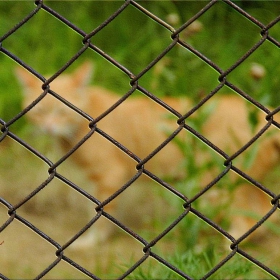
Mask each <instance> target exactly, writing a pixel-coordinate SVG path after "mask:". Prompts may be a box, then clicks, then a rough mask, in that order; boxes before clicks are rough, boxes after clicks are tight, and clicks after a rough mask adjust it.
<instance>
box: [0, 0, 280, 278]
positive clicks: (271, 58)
mask: <svg viewBox="0 0 280 280" xmlns="http://www.w3.org/2000/svg"><path fill="white" fill-rule="evenodd" d="M138 2H139V4H140V5H142V6H143V7H144V8H146V9H147V10H148V11H150V12H151V13H153V14H154V15H156V16H157V17H158V18H160V19H161V20H163V21H164V22H166V23H168V24H169V25H170V26H172V27H173V28H174V29H177V28H179V27H180V26H182V25H183V24H184V23H185V22H186V21H188V20H189V19H190V18H192V17H193V16H194V15H195V14H197V13H198V12H199V11H200V10H201V9H202V8H204V7H205V5H206V4H207V2H206V1H175V0H174V1H171V0H170V1H169V0H166V1H138ZM233 2H235V3H236V4H237V5H238V6H239V7H241V8H242V9H243V10H244V11H246V12H247V13H249V14H250V15H251V16H253V17H254V18H256V19H257V20H258V21H260V22H261V23H263V24H264V25H266V24H268V23H270V22H271V21H272V20H274V19H275V18H276V17H278V16H279V12H280V5H279V2H277V1H233ZM44 4H45V5H47V6H48V7H49V8H50V9H53V10H54V11H56V12H57V13H58V14H60V15H61V16H63V17H64V18H66V19H67V20H68V21H70V22H71V23H73V24H74V25H75V26H76V27H78V28H79V29H81V30H83V31H84V32H85V33H90V32H91V31H93V30H94V29H95V28H97V27H98V26H99V25H100V24H101V23H103V22H104V21H105V20H106V19H107V18H108V17H109V16H111V15H112V14H113V13H114V12H115V11H116V10H117V9H118V8H120V7H121V5H123V2H122V1H44ZM35 8H36V6H35V5H34V1H1V2H0V37H1V38H2V36H4V34H6V33H7V32H9V30H11V29H12V28H13V27H14V26H15V25H16V24H18V23H19V22H20V21H22V20H23V19H24V18H25V17H26V16H27V15H28V14H29V13H31V11H32V10H34V9H35ZM269 34H270V36H272V37H273V38H275V40H278V41H279V40H280V35H279V34H280V24H279V23H278V24H275V25H274V26H273V27H272V28H271V29H270V30H269ZM180 39H181V40H182V41H184V42H186V43H187V44H189V45H191V46H192V47H193V48H195V49H196V50H197V51H199V52H200V53H202V54H203V55H204V56H206V57H207V58H208V59H210V60H211V61H212V62H213V63H215V64H216V65H218V66H219V67H220V68H221V69H222V70H224V71H225V70H226V69H228V68H229V67H231V66H232V65H233V64H234V63H235V62H236V61H237V60H238V59H240V58H241V57H242V56H243V55H244V54H245V53H246V52H247V51H248V50H249V49H251V48H252V47H253V46H254V45H255V44H256V43H257V42H258V41H259V40H260V39H261V36H260V28H259V27H258V26H257V25H255V24H253V23H252V22H250V21H249V20H248V19H246V18H245V17H244V16H242V15H241V14H240V13H238V12H237V11H236V10H234V9H233V8H232V7H230V6H229V5H227V4H226V3H224V2H218V3H216V4H215V5H213V6H212V7H211V8H210V9H209V10H208V11H207V12H206V13H204V14H203V15H202V16H200V17H199V18H198V19H197V20H196V21H194V22H193V24H192V25H190V26H189V27H188V28H186V29H184V30H183V31H182V32H181V33H180ZM82 40H83V38H82V36H81V35H79V34H78V33H77V32H75V31H73V30H72V29H70V28H69V27H68V26H67V25H65V24H64V23H62V22H61V21H59V20H58V19H57V18H55V17H54V16H52V15H51V14H49V13H48V12H46V11H44V10H43V9H41V10H39V11H38V13H37V14H36V15H34V16H33V17H32V18H31V19H30V20H29V21H28V22H26V23H25V24H24V25H23V26H22V27H20V28H19V29H18V30H16V31H15V32H14V33H13V34H11V35H10V36H8V37H7V38H6V39H5V40H3V42H2V47H3V48H5V49H6V50H8V51H9V52H10V53H12V54H13V55H15V56H17V57H18V58H20V59H21V60H22V61H23V62H24V63H26V64H27V65H29V66H30V67H32V68H33V69H35V70H36V71H37V72H39V73H41V74H43V75H47V76H50V75H53V74H54V73H55V72H57V71H58V70H59V69H60V68H61V67H62V66H63V65H65V64H66V62H67V61H69V59H70V58H71V57H73V56H74V55H75V54H76V53H77V52H78V51H79V50H80V49H81V48H82V46H83V44H82ZM91 42H92V43H93V44H94V45H95V46H97V47H98V48H99V49H101V50H102V51H104V52H105V53H106V54H108V55H109V56H110V57H112V58H113V59H114V60H115V61H117V62H118V63H120V64H121V65H123V66H124V67H125V68H127V69H128V70H129V71H130V72H131V73H133V74H134V75H137V74H139V73H140V72H141V71H142V70H143V69H144V68H145V67H146V66H147V65H148V64H149V63H150V62H151V61H152V60H153V59H155V57H156V56H158V55H159V54H160V53H161V52H162V51H163V50H164V49H165V48H166V47H167V46H168V45H169V44H170V43H171V42H172V40H171V32H170V31H169V30H167V29H166V28H164V27H163V26H162V25H160V24H158V23H157V22H156V21H154V20H152V19H151V18H149V17H148V16H147V15H145V14H144V13H142V12H140V11H139V10H138V9H136V8H135V7H133V5H129V6H128V7H127V8H126V9H125V10H124V11H123V12H122V13H121V14H119V15H118V16H117V17H116V18H115V19H114V20H113V21H112V22H111V23H109V24H108V25H107V26H105V27H104V28H103V29H102V30H101V31H100V32H98V33H97V34H96V35H95V36H94V37H92V38H91ZM87 60H90V61H92V62H93V63H94V67H95V71H94V78H93V79H92V81H91V83H92V84H94V85H99V86H102V87H104V88H108V89H110V90H112V91H114V92H116V94H119V95H122V94H124V93H126V92H127V91H128V90H129V89H130V85H129V82H130V79H129V77H128V76H127V75H126V74H125V73H124V72H122V71H121V70H120V69H118V68H117V67H115V66H114V65H113V64H111V63H110V62H108V61H107V60H106V59H105V58H104V57H102V56H100V55H99V54H97V53H96V52H94V51H93V50H90V49H88V50H86V51H85V53H83V55H82V56H81V57H80V58H79V59H78V60H77V61H75V62H74V63H73V65H72V66H71V67H70V69H69V72H71V71H73V70H74V69H75V68H77V67H78V66H79V65H80V64H81V63H82V62H83V61H87ZM279 61H280V52H279V48H277V46H276V45H275V44H272V43H271V42H269V41H265V42H264V43H263V45H262V46H261V47H260V48H258V49H257V51H255V52H254V53H253V54H252V55H251V56H250V57H248V58H247V59H246V60H245V61H244V62H243V63H241V65H239V66H238V67H237V68H236V69H235V70H234V71H232V72H231V73H230V74H229V75H228V76H227V80H228V81H229V82H230V83H232V84H234V85H235V86H237V87H238V88H240V89H241V90H243V91H244V92H246V93H247V94H249V95H250V96H251V97H253V98H254V99H255V100H257V101H258V102H260V103H262V104H264V105H265V106H266V105H267V106H276V105H279V104H280V95H279V94H278V91H279V88H280V79H279V72H280V63H279ZM16 66H17V63H16V62H15V61H13V60H12V59H10V58H9V57H8V56H6V55H5V54H4V53H3V52H0V118H1V119H2V120H4V121H6V122H7V121H9V120H10V119H12V118H13V117H14V116H15V115H16V114H18V113H19V112H20V111H21V109H22V107H21V102H22V89H21V87H20V85H19V83H18V80H17V78H16V75H15V71H14V69H15V67H16ZM67 71H68V70H67ZM218 77H219V73H218V72H217V71H216V70H214V69H213V68H211V67H210V66H209V65H207V64H206V63H205V62H204V61H202V60H201V59H199V58H198V57H197V56H195V55H194V54H193V53H192V52H190V51H188V50H187V49H185V48H183V47H181V46H179V45H178V46H176V47H174V48H173V49H172V50H171V51H170V52H169V53H167V54H166V55H165V56H164V58H163V59H162V60H160V61H159V62H158V63H157V64H156V65H155V66H154V67H153V68H151V69H150V70H149V71H148V72H147V73H146V74H145V75H144V76H143V77H142V78H141V79H140V81H139V84H140V85H141V86H143V87H144V88H145V89H147V90H148V91H150V92H152V93H153V94H155V95H156V96H158V97H162V96H187V97H189V98H192V99H193V100H195V101H199V100H201V98H202V97H204V96H205V95H206V94H208V93H209V92H211V91H212V90H213V89H214V88H215V87H217V86H218V84H219V81H218ZM230 91H231V90H230V89H229V88H226V87H224V88H223V89H222V90H221V92H225V93H228V92H230ZM10 131H12V132H13V133H15V134H16V135H17V136H18V137H20V138H22V139H24V141H26V142H27V143H28V144H30V145H32V146H34V147H35V148H36V149H37V150H38V151H40V152H42V153H44V154H46V155H47V156H49V155H51V154H52V153H55V149H56V148H55V147H56V144H55V143H54V142H52V140H50V139H48V138H46V137H45V136H44V135H41V134H40V132H38V130H36V129H35V128H34V127H33V126H32V125H31V124H29V123H28V121H27V120H26V118H25V117H23V118H20V119H19V120H18V121H16V122H15V123H14V124H13V125H12V126H11V127H10ZM0 136H1V135H0ZM63 168H64V169H62V172H65V174H67V176H69V177H67V178H70V179H71V180H73V181H74V182H75V183H77V184H78V185H82V186H84V185H86V187H87V188H88V189H90V188H91V184H90V183H89V182H87V181H86V179H85V175H84V174H83V171H82V170H79V171H77V167H76V166H74V165H72V164H71V163H67V165H65V166H64V167H63ZM73 171H75V172H73ZM77 172H79V173H78V174H79V176H77V175H73V174H77ZM71 174H72V175H71ZM47 175H48V174H47V172H46V164H45V163H44V162H42V161H41V160H40V159H38V158H36V157H35V156H34V155H31V154H30V153H29V152H28V151H27V150H26V149H24V148H23V147H22V146H20V145H18V143H16V142H15V141H12V140H11V139H8V140H7V139H5V141H3V142H2V143H1V144H0V197H3V198H4V199H6V200H8V201H10V202H11V203H15V204H16V203H18V202H19V201H21V200H22V199H23V198H24V197H25V196H26V195H27V194H28V193H30V191H32V190H33V189H35V188H36V187H37V186H39V185H40V184H41V183H42V180H45V179H46V178H47V177H48V176H47ZM276 180H277V174H276V175H272V176H271V177H270V178H269V184H271V185H273V184H276V183H275V181H276ZM55 181H58V180H55ZM85 182H86V183H85ZM53 184H54V186H53V187H52V188H47V189H46V190H43V191H42V194H41V193H40V195H37V196H35V197H34V198H32V199H31V200H30V201H29V202H28V203H27V204H25V205H24V206H23V207H21V208H20V209H19V210H18V213H19V214H20V215H22V216H23V217H25V218H26V219H28V220H29V221H31V222H32V223H34V224H35V225H36V226H37V227H38V228H40V229H41V230H42V231H44V232H49V233H50V235H51V236H52V238H54V239H55V240H57V241H58V242H61V243H63V242H66V241H67V240H68V239H69V238H70V237H72V236H73V234H74V233H75V232H76V231H77V228H80V227H82V225H84V223H85V222H86V221H87V219H86V217H83V215H80V214H81V213H83V211H86V210H85V209H86V208H87V207H89V206H87V204H89V202H88V201H87V200H86V199H85V198H83V197H81V196H80V195H77V194H76V193H74V194H73V191H69V188H68V187H67V186H65V185H64V184H62V183H61V182H54V183H53ZM61 196H63V197H64V199H63V200H61V199H59V197H61ZM73 205H75V209H73ZM58 211H59V212H61V211H64V212H65V213H64V216H63V215H57V212H58ZM69 213H71V215H73V217H76V221H77V227H73V224H72V223H71V222H69V220H68V215H69ZM216 214H217V213H216ZM75 215H76V216H75ZM213 215H215V213H214V214H213ZM42 218H43V219H42ZM6 219H7V215H6V208H5V207H4V206H3V205H1V204H0V225H2V223H3V222H4V221H6ZM158 223H159V222H158V221H153V226H154V227H157V226H158ZM167 224H168V223H167ZM65 225H66V227H65ZM160 227H162V225H160ZM50 228H52V230H50ZM54 228H55V229H56V230H53V229H54ZM163 228H164V227H163ZM65 229H67V230H65ZM186 229H188V231H191V234H190V235H189V237H188V238H186V237H185V230H186ZM207 230H208V231H210V235H211V236H214V237H215V238H216V241H215V238H214V239H213V238H212V239H211V240H212V241H211V242H210V243H207V242H209V240H205V241H203V240H202V239H199V238H200V237H201V234H200V233H201V232H205V231H207ZM212 231H213V232H212ZM278 231H279V228H278ZM271 232H272V233H271V234H272V235H271V236H272V237H271V244H270V245H269V246H270V247H268V245H267V244H266V243H265V244H262V245H261V246H262V247H261V249H260V247H258V246H253V245H250V244H249V245H248V244H247V245H244V246H247V247H246V250H249V252H250V254H252V255H253V256H258V258H259V259H260V260H261V261H263V262H265V263H266V264H267V265H271V266H272V267H273V269H276V270H277V269H278V270H277V271H278V273H280V271H279V267H277V266H278V265H277V263H279V262H278V261H279V258H280V256H279V254H277V252H274V251H275V250H274V251H273V250H272V248H273V247H275V246H273V242H274V241H275V239H273V238H276V237H277V236H278V234H279V232H277V228H275V227H273V226H271ZM3 234H5V235H3ZM147 234H148V233H147ZM144 235H145V233H144ZM175 235H177V236H178V235H179V236H181V235H184V239H183V238H182V239H181V240H184V241H183V242H182V243H184V244H183V245H182V244H171V245H170V247H169V246H167V245H166V244H170V240H171V239H172V236H173V235H172V236H170V237H169V239H168V238H167V241H166V243H165V245H164V246H163V247H162V248H160V250H161V251H162V252H164V253H162V254H163V255H164V256H165V257H166V258H167V259H168V260H170V261H171V263H172V264H174V265H176V266H178V267H181V268H182V269H184V271H186V273H189V274H190V275H191V276H192V277H195V278H196V277H201V276H202V275H204V274H205V273H207V272H208V271H209V270H210V269H211V268H212V267H213V266H214V265H216V264H217V263H218V262H219V261H220V260H221V259H222V257H221V256H223V257H224V256H225V255H226V254H228V253H229V250H228V252H227V253H225V248H224V247H223V246H221V245H220V246H219V249H214V246H213V244H214V243H215V244H216V243H221V242H222V241H221V240H222V239H223V238H222V237H221V236H219V237H218V236H216V235H217V233H215V232H214V230H213V229H210V227H209V226H207V225H205V224H204V223H203V222H202V221H200V220H198V219H195V218H190V219H189V220H188V221H187V222H185V224H184V225H183V226H182V230H181V231H180V232H179V233H178V232H176V233H175ZM8 239H9V240H8ZM130 239H131V240H130ZM130 239H129V241H128V240H127V238H126V237H125V236H121V237H120V240H124V241H123V243H121V242H116V241H115V245H114V246H115V247H113V248H115V249H114V250H112V249H111V248H112V247H110V246H103V247H102V248H98V249H96V250H90V251H87V252H82V253H77V252H72V251H69V255H67V256H70V257H72V258H73V259H74V260H76V261H77V263H79V264H81V265H82V266H84V267H86V268H87V269H88V270H90V271H92V273H96V274H97V275H102V276H100V277H103V275H105V276H104V277H107V278H110V277H112V278H114V277H116V275H120V274H121V273H124V271H126V270H127V269H128V267H129V266H130V265H131V263H133V261H134V259H137V258H139V255H140V256H141V249H140V254H139V252H138V253H135V252H136V251H137V250H136V249H135V250H132V251H131V252H127V250H124V249H123V246H122V245H123V244H127V242H130V243H131V247H135V248H138V247H141V246H139V243H138V242H137V241H135V240H132V238H130ZM2 240H5V242H4V243H3V244H1V241H2ZM198 240H199V241H198ZM213 240H214V241H213ZM196 241H197V242H196ZM220 241H221V242H220ZM130 243H129V244H130ZM206 243H207V244H206ZM212 243H213V244H212ZM0 244H1V245H0V273H2V274H3V275H5V276H7V277H10V278H34V277H36V275H37V274H38V273H40V272H41V271H42V270H43V269H44V268H46V267H47V266H48V265H49V264H50V263H51V262H52V261H54V260H55V255H54V252H55V248H54V247H52V246H51V245H50V244H48V243H46V242H45V241H41V238H40V237H39V236H38V235H36V234H35V233H33V232H32V231H30V230H29V229H28V228H26V227H24V226H23V225H22V224H21V223H19V222H13V225H12V226H10V227H8V228H7V229H6V230H5V231H3V233H0ZM15 244H17V245H16V246H15ZM34 244H36V245H35V246H34ZM197 244H199V245H197ZM30 248H32V250H31V251H32V253H30V252H31V251H30ZM170 248H172V251H173V252H174V253H173V252H172V253H170ZM186 248H188V250H187V249H186ZM266 249H268V250H269V251H270V255H269V256H268V255H267V254H266V253H264V252H266V251H265V250H266ZM250 250H251V251H250ZM124 251H125V252H124ZM138 251H139V250H138ZM179 252H180V253H179ZM260 252H261V253H260ZM67 253H68V251H67ZM257 253H259V254H257ZM103 255H106V256H109V255H110V257H107V258H106V261H105V260H103V259H101V258H102V257H101V256H103ZM39 256H40V261H39V260H38V259H39ZM116 259H118V260H119V261H118V262H116ZM112 260H114V261H113V262H114V268H112V263H113V262H112ZM153 262H154V261H151V262H150V263H149V264H146V263H145V265H144V266H143V267H144V268H143V267H141V268H140V269H138V270H136V272H135V274H133V275H132V276H131V279H134V278H137V277H138V278H139V277H140V278H141V279H156V278H157V279H159V278H162V279H170V278H171V277H175V276H176V277H179V276H178V275H176V274H172V272H170V271H169V270H168V269H167V268H166V267H163V266H161V265H160V264H158V263H156V262H155V263H153ZM35 263H36V265H35ZM108 263H109V266H110V269H108ZM197 263H198V264H199V268H198V265H197ZM198 270H199V274H197V272H198ZM102 273H103V274H102ZM104 273H105V274H104ZM174 275H175V276H174ZM225 275H226V276H228V277H229V278H237V277H242V278H244V279H245V278H254V277H255V278H256V277H257V278H263V279H264V278H265V279H273V277H271V276H268V275H267V274H264V273H263V272H262V270H260V269H259V268H256V267H255V266H254V268H252V263H250V262H249V261H247V260H244V259H243V258H241V257H240V256H236V257H235V258H233V259H232V260H231V261H230V264H229V265H228V266H225V267H224V268H222V269H220V270H219V272H217V273H216V274H215V275H214V276H215V277H219V278H223V277H224V276H225ZM47 276H48V278H53V279H54V278H69V279H70V278H72V279H77V278H82V277H84V274H81V273H80V272H78V271H77V270H75V269H74V268H73V267H71V266H69V265H68V264H67V263H63V262H61V263H60V264H59V265H58V266H56V267H55V268H54V269H53V270H52V271H51V272H49V273H48V274H47ZM133 277H134V278H133ZM215 277H214V279H215Z"/></svg>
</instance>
